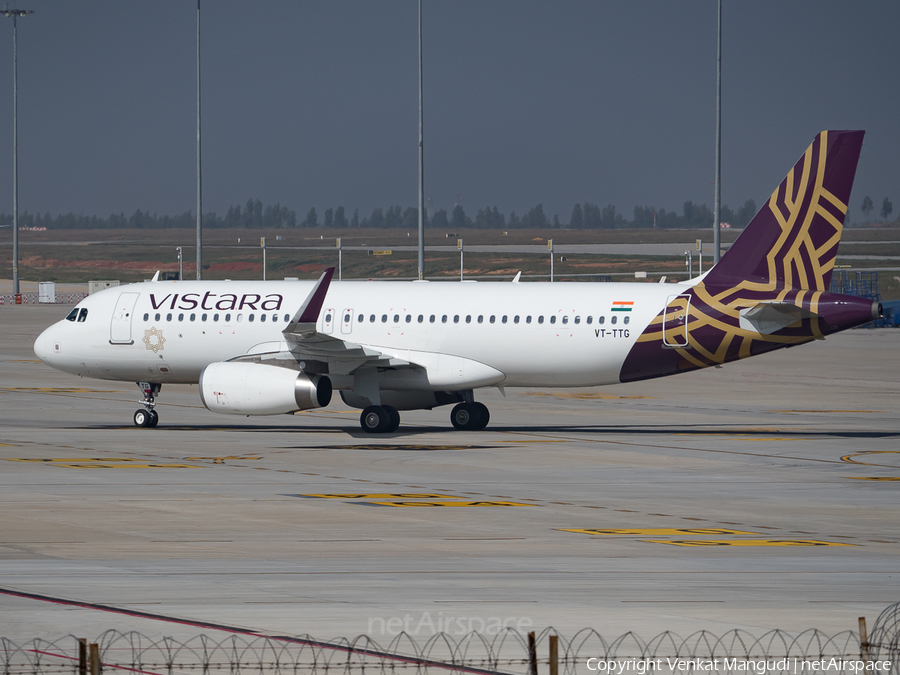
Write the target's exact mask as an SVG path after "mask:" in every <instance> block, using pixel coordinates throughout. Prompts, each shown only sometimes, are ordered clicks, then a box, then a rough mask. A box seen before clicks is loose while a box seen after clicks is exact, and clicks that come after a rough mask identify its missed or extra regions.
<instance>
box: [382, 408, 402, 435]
mask: <svg viewBox="0 0 900 675" xmlns="http://www.w3.org/2000/svg"><path fill="white" fill-rule="evenodd" d="M382 407H383V408H384V409H385V410H387V413H388V417H389V418H390V423H389V424H388V426H387V429H385V430H384V431H385V433H388V434H392V433H394V432H395V431H397V429H398V428H399V427H400V412H399V411H398V410H397V409H396V408H395V407H394V406H392V405H386V406H382Z"/></svg>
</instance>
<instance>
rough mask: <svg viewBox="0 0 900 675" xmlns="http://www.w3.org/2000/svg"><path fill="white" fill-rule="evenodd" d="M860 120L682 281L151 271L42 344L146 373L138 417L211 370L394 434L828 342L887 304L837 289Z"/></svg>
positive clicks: (58, 353)
mask: <svg viewBox="0 0 900 675" xmlns="http://www.w3.org/2000/svg"><path fill="white" fill-rule="evenodd" d="M864 133H865V132H862V131H823V132H822V133H820V134H819V135H817V136H816V138H815V139H814V140H813V142H812V144H811V145H810V146H809V148H808V149H807V150H806V152H805V153H804V154H803V155H802V156H801V158H800V159H799V160H798V161H797V163H796V164H795V165H794V167H793V168H792V169H791V171H790V172H789V173H788V175H787V176H786V177H785V178H784V180H783V181H782V182H781V184H780V185H779V186H778V188H777V189H776V190H775V191H774V192H773V193H772V196H771V197H770V198H769V200H768V201H767V202H766V204H765V205H764V206H763V207H762V208H761V209H760V211H759V212H758V213H757V214H756V216H755V217H754V218H753V220H752V221H751V222H750V223H749V224H748V226H747V227H746V228H745V229H744V231H743V232H742V233H741V235H740V236H739V237H738V239H737V240H736V241H735V243H734V244H733V245H732V246H731V247H730V248H729V249H728V251H727V252H726V253H725V254H724V255H723V256H722V257H721V259H720V261H719V262H718V263H717V264H716V265H715V266H714V267H712V269H710V270H709V271H707V272H706V273H705V274H703V275H702V276H698V277H696V278H693V279H690V280H687V281H685V282H682V283H646V282H635V283H585V282H578V283H574V282H573V283H558V282H557V283H549V282H529V283H520V282H519V275H517V276H516V278H515V279H514V280H513V281H514V283H510V282H509V281H504V282H472V281H469V282H456V281H454V282H434V281H412V282H398V281H333V280H332V275H333V272H334V269H333V268H329V269H327V270H326V271H325V272H324V273H323V274H322V275H321V276H320V277H319V279H318V280H316V281H287V280H286V281H227V280H226V281H159V280H158V276H159V274H158V273H157V276H156V277H154V279H153V280H152V281H149V282H144V283H137V284H130V285H127V286H123V287H117V288H109V289H106V290H103V291H101V292H98V293H95V294H93V295H91V296H89V297H87V298H85V299H84V300H82V301H81V302H79V303H78V304H77V305H76V306H75V308H74V309H72V311H71V312H70V313H69V314H68V316H66V317H65V319H62V320H60V321H59V322H57V323H55V324H53V325H52V326H50V327H49V328H47V329H46V330H45V331H44V332H43V333H41V335H40V336H39V337H38V338H37V340H36V341H35V343H34V352H35V354H36V355H37V356H38V357H39V358H40V359H41V360H42V361H43V362H44V363H46V364H47V365H49V366H51V367H53V368H56V369H58V370H61V371H64V372H67V373H72V374H74V375H79V376H82V377H91V378H98V379H102V380H121V381H133V382H136V383H137V384H138V387H139V388H140V390H141V392H142V393H143V402H142V403H143V407H142V408H140V409H139V410H137V411H136V412H135V413H134V416H133V421H134V424H135V425H136V426H138V427H155V426H156V425H157V424H158V422H159V415H158V413H157V411H156V409H155V405H156V399H157V397H158V396H159V394H160V390H161V388H162V385H164V384H175V383H190V384H198V385H199V391H200V399H201V401H202V403H203V405H204V406H205V407H206V408H207V409H209V410H211V411H213V412H216V413H223V414H227V415H245V416H249V415H277V414H292V413H294V412H296V411H299V410H311V409H316V408H322V407H324V406H327V405H328V404H329V403H330V401H331V399H332V394H333V391H334V390H337V391H338V392H340V396H341V398H342V399H343V401H344V402H345V403H346V404H347V405H349V406H351V407H354V408H359V409H361V410H362V412H361V414H360V426H361V427H362V429H363V430H364V431H366V432H369V433H390V432H394V431H396V430H397V428H398V426H399V424H400V411H409V410H421V409H428V410H430V409H432V408H435V407H438V406H444V405H451V404H452V405H453V408H452V411H451V413H450V421H451V423H452V425H453V427H455V428H456V429H462V430H480V429H484V428H485V427H486V426H487V424H488V422H489V420H490V412H489V410H488V408H487V407H486V406H485V405H484V404H483V403H481V402H478V401H476V400H475V396H474V392H475V391H476V390H478V389H482V388H485V387H497V388H499V389H500V390H501V392H504V391H505V389H506V388H507V387H591V386H601V385H611V384H617V383H620V382H634V381H638V380H645V379H650V378H656V377H664V376H667V375H674V374H677V373H684V372H689V371H692V370H696V369H698V368H707V367H710V366H717V367H720V366H722V365H723V364H725V363H730V362H732V361H737V360H740V359H744V358H747V357H750V356H756V355H759V354H763V353H765V352H769V351H772V350H775V349H780V348H783V347H790V346H794V345H798V344H803V343H807V342H812V341H813V340H821V339H824V338H825V337H826V336H828V335H831V334H833V333H837V332H839V331H843V330H846V329H848V328H852V327H854V326H858V325H862V324H865V323H868V322H870V321H872V320H874V319H878V318H879V317H880V316H881V315H882V309H881V305H880V304H879V303H877V302H872V301H871V300H867V299H864V298H859V297H855V296H848V295H840V294H835V293H830V292H829V291H828V288H829V284H830V280H831V274H832V269H833V267H834V262H835V256H836V254H837V249H838V245H839V243H840V238H841V231H842V228H843V222H844V216H845V215H846V212H847V202H848V200H849V197H850V190H851V188H852V186H853V179H854V176H855V173H856V166H857V163H858V160H859V154H860V150H861V147H862V141H863V136H864Z"/></svg>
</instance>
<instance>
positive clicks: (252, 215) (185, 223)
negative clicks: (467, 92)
mask: <svg viewBox="0 0 900 675" xmlns="http://www.w3.org/2000/svg"><path fill="white" fill-rule="evenodd" d="M867 199H868V198H867ZM885 202H886V204H887V205H888V206H886V207H885V209H883V210H886V211H887V213H888V214H890V208H891V207H890V206H889V204H890V202H888V201H887V200H885ZM869 203H871V200H869ZM863 211H864V213H866V215H868V211H866V209H865V208H864V209H863ZM869 211H871V207H869ZM755 214H756V203H755V202H754V201H753V200H752V199H748V200H747V201H746V202H744V204H743V205H742V206H741V207H740V208H738V209H734V210H733V209H731V208H729V207H728V206H722V214H721V216H722V217H721V221H722V222H723V223H730V224H731V225H732V226H734V227H738V228H740V227H744V226H746V225H747V223H749V222H750V219H751V218H753V216H754V215H755ZM11 222H12V215H10V214H4V213H0V225H4V226H7V225H9V224H10V223H11ZM418 223H419V212H418V210H417V209H416V208H415V207H411V206H410V207H406V208H402V207H401V206H400V205H395V206H389V207H387V208H382V207H378V208H375V209H373V210H372V212H371V213H370V214H369V215H368V216H360V214H359V209H354V210H353V213H349V211H348V210H347V209H346V208H345V207H343V206H338V207H336V208H327V209H325V211H324V212H323V214H322V216H321V217H320V215H319V213H318V211H316V209H315V208H311V209H310V210H309V211H308V212H307V214H306V217H305V218H298V217H297V214H296V213H295V212H294V211H293V210H291V209H288V208H287V207H285V206H282V205H281V204H270V205H264V204H263V203H262V202H261V201H260V200H258V199H248V200H247V203H246V204H244V205H243V206H242V205H240V204H238V205H236V206H231V207H229V208H228V211H227V212H225V214H218V213H215V212H209V213H204V214H203V227H204V228H243V229H293V228H316V227H326V228H347V229H352V228H382V229H406V230H414V229H416V228H417V227H418ZM425 224H426V227H428V228H433V229H439V230H440V229H450V230H458V229H464V228H477V229H484V230H489V229H497V230H515V229H532V230H542V229H575V230H593V229H631V228H661V229H674V228H690V229H700V228H707V227H712V224H713V212H712V209H710V208H709V207H708V206H707V205H706V204H695V203H694V202H692V201H687V202H685V203H684V205H683V207H682V211H681V213H678V212H676V211H674V210H673V211H667V210H666V209H663V208H659V209H657V208H655V207H652V206H635V207H634V211H633V212H632V214H631V217H630V218H629V217H626V214H624V213H620V212H619V211H617V210H616V207H615V206H613V205H612V204H608V205H606V206H603V207H601V206H600V205H599V204H593V203H591V202H584V203H583V204H575V206H574V207H573V209H572V213H571V214H570V215H569V218H568V220H567V221H565V222H562V221H560V219H559V216H557V215H554V216H553V217H552V218H551V217H548V216H547V214H546V213H545V212H544V206H543V204H538V205H536V206H534V207H532V208H531V209H529V210H528V211H525V212H523V213H522V214H521V215H519V214H517V213H516V212H515V211H512V212H510V214H509V215H506V214H504V213H502V212H501V211H499V210H498V208H497V207H496V206H494V207H485V208H480V209H478V210H477V211H476V212H475V213H474V215H470V214H468V213H466V211H465V209H464V208H463V206H462V205H461V204H456V205H455V206H454V207H453V208H452V209H450V210H449V211H448V210H447V209H438V210H437V211H435V212H434V213H431V214H429V215H427V216H426V219H425ZM19 226H20V227H46V228H47V229H48V230H65V229H119V228H137V229H153V230H163V229H170V228H181V229H188V228H193V227H195V226H196V219H195V217H194V215H193V213H192V212H191V211H185V212H184V213H182V214H180V215H175V216H169V215H159V214H156V213H151V212H149V211H142V210H140V209H138V210H137V211H135V212H134V213H133V214H131V215H130V216H126V215H125V214H124V213H120V214H115V213H114V214H111V215H110V216H109V217H107V218H103V217H100V216H85V215H82V214H75V213H67V214H59V215H57V216H51V215H50V214H49V213H46V214H43V215H42V214H40V213H36V214H31V213H28V212H27V211H26V212H24V213H22V214H20V215H19Z"/></svg>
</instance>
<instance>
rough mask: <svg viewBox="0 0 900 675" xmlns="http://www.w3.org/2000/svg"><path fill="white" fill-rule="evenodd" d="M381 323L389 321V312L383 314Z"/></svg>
mask: <svg viewBox="0 0 900 675" xmlns="http://www.w3.org/2000/svg"><path fill="white" fill-rule="evenodd" d="M381 323H387V314H382V315H381Z"/></svg>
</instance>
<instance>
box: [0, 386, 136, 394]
mask: <svg viewBox="0 0 900 675" xmlns="http://www.w3.org/2000/svg"><path fill="white" fill-rule="evenodd" d="M2 391H37V392H40V393H42V394H124V393H125V392H123V391H113V390H111V389H89V388H87V387H3V388H2Z"/></svg>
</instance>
